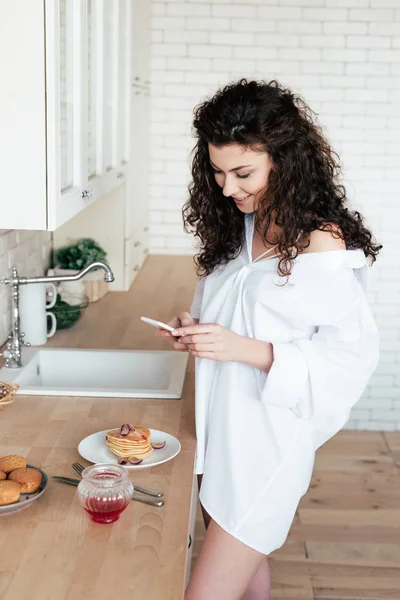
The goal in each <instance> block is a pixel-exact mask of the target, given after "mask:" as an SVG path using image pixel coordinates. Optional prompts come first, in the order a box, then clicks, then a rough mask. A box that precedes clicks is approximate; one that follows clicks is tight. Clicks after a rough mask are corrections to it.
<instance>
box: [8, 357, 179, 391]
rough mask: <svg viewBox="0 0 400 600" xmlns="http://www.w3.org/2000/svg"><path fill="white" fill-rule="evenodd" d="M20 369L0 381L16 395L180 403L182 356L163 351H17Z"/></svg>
mask: <svg viewBox="0 0 400 600" xmlns="http://www.w3.org/2000/svg"><path fill="white" fill-rule="evenodd" d="M22 360H23V365H24V366H23V367H22V368H20V369H9V368H3V369H1V370H0V380H1V381H5V382H8V383H11V382H14V383H17V384H18V385H19V386H20V389H19V390H18V392H17V393H18V394H33V395H47V396H103V397H116V398H181V397H182V388H183V382H184V379H185V373H186V365H187V361H188V354H187V353H186V352H185V353H181V352H173V351H163V350H158V351H157V350H80V349H71V348H41V347H39V348H38V347H36V348H26V347H25V348H23V355H22Z"/></svg>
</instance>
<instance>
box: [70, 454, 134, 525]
mask: <svg viewBox="0 0 400 600" xmlns="http://www.w3.org/2000/svg"><path fill="white" fill-rule="evenodd" d="M133 491H134V487H133V484H132V483H131V481H130V480H129V479H128V469H125V467H121V466H120V465H107V464H99V465H94V466H92V467H88V468H87V469H85V470H84V471H83V473H82V481H81V482H80V483H79V485H78V492H77V493H78V497H79V501H80V503H81V505H82V506H83V508H84V509H85V510H86V512H87V513H88V514H89V515H90V516H91V518H92V519H93V521H96V523H113V522H114V521H117V520H118V519H119V517H120V515H121V513H122V512H123V511H124V510H125V509H126V507H127V506H128V504H129V503H130V502H131V500H132V495H133Z"/></svg>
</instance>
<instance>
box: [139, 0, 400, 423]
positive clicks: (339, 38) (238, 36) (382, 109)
mask: <svg viewBox="0 0 400 600" xmlns="http://www.w3.org/2000/svg"><path fill="white" fill-rule="evenodd" d="M152 9H153V18H152V64H151V69H152V70H151V80H152V126H151V152H152V156H151V158H152V160H151V191H150V222H151V229H150V242H151V252H152V253H161V254H162V253H166V254H172V253H176V254H182V253H188V254H191V253H192V252H193V248H192V243H191V238H190V237H189V236H186V235H185V234H184V233H183V231H182V222H181V215H180V209H181V207H182V204H183V203H184V201H185V199H186V186H187V184H188V182H189V178H190V175H189V152H190V150H191V148H192V143H193V140H192V138H191V137H190V127H191V119H192V109H193V107H194V106H195V105H196V104H198V103H199V102H200V101H201V100H202V99H203V98H204V97H205V96H206V95H209V94H211V93H212V92H213V91H214V90H215V89H216V87H217V86H219V85H222V84H225V83H227V82H228V81H231V80H233V79H236V78H238V77H240V76H246V77H256V78H257V77H258V78H265V79H272V78H276V79H278V80H279V81H281V82H282V83H283V84H285V85H287V86H289V87H292V88H294V89H295V90H296V91H298V92H300V93H301V94H302V95H303V96H304V97H305V99H306V101H307V102H308V103H309V104H310V105H311V107H312V108H313V109H314V110H315V111H316V112H317V113H318V115H319V120H320V122H321V123H322V124H323V125H324V126H325V127H326V131H327V135H328V137H329V139H330V140H331V142H332V144H333V146H334V148H335V149H336V150H337V151H338V153H339V154H340V156H341V158H342V162H343V164H344V178H345V183H346V185H347V189H348V192H349V196H350V198H351V199H352V201H353V205H354V206H355V207H357V208H359V209H360V210H361V211H362V212H363V213H364V215H365V216H366V218H367V221H368V223H369V225H370V226H371V227H372V228H373V230H374V231H375V233H376V236H377V237H378V239H379V241H380V242H381V243H383V245H384V250H383V252H382V254H381V257H380V259H379V262H378V263H377V264H376V265H375V266H374V268H373V269H372V272H371V281H370V290H369V297H370V301H371V305H372V308H373V311H374V314H375V316H376V319H377V322H378V325H379V328H380V333H381V360H380V364H379V366H378V369H377V371H376V373H375V375H374V376H373V378H372V381H371V384H370V386H369V388H368V390H367V391H366V393H365V395H364V397H363V399H362V400H361V401H360V403H359V404H358V405H357V407H356V408H355V409H354V411H353V414H352V419H351V421H350V424H349V426H350V427H352V428H358V429H387V430H394V429H398V430H400V252H399V243H400V234H399V228H400V226H399V221H400V202H399V194H398V189H399V188H400V158H399V157H400V142H399V139H400V117H399V106H400V41H399V40H400V0H208V1H207V0H187V1H186V2H184V1H182V0H170V1H168V0H164V1H163V2H161V1H153V2H152Z"/></svg>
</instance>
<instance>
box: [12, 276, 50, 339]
mask: <svg viewBox="0 0 400 600" xmlns="http://www.w3.org/2000/svg"><path fill="white" fill-rule="evenodd" d="M48 291H51V295H50V298H49V299H47V294H48ZM56 301H57V289H56V286H55V285H54V284H53V283H28V284H26V285H21V286H20V288H19V316H20V329H21V332H22V333H24V334H25V336H24V340H25V341H26V342H30V343H31V344H32V346H42V345H43V344H45V343H46V342H47V338H48V337H52V336H53V335H54V334H55V332H56V329H57V319H56V316H55V314H54V313H52V312H49V311H48V310H46V309H48V308H53V306H54V305H55V303H56ZM47 317H50V319H51V329H50V331H49V332H47Z"/></svg>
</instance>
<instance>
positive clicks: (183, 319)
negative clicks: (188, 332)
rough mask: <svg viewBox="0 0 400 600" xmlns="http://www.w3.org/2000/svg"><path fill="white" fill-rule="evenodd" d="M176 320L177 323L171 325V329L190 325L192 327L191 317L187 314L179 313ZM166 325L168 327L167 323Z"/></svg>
mask: <svg viewBox="0 0 400 600" xmlns="http://www.w3.org/2000/svg"><path fill="white" fill-rule="evenodd" d="M178 319H179V323H177V324H174V325H171V327H188V326H190V325H193V317H192V315H191V314H190V313H188V312H183V313H180V315H179V316H178ZM168 325H169V323H168Z"/></svg>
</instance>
